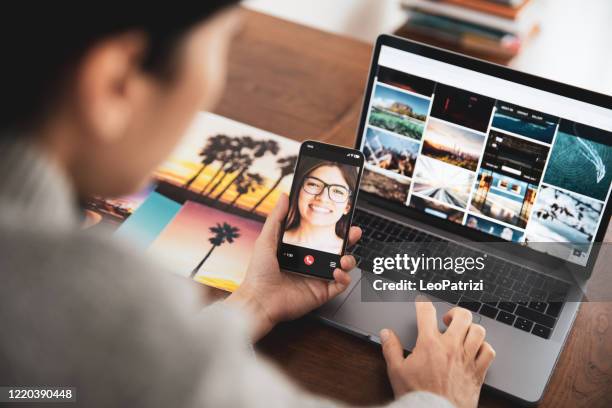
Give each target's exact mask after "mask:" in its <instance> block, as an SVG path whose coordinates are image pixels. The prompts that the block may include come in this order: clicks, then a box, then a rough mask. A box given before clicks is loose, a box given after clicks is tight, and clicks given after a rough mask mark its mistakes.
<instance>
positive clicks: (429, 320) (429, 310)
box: [414, 295, 440, 341]
mask: <svg viewBox="0 0 612 408" xmlns="http://www.w3.org/2000/svg"><path fill="white" fill-rule="evenodd" d="M414 307H415V308H416V315H417V327H418V329H419V334H418V338H417V341H418V339H427V338H430V337H432V336H435V335H437V334H440V331H439V330H438V321H437V317H436V316H437V312H436V308H435V307H434V305H433V304H432V303H431V302H430V301H429V299H427V298H426V297H425V296H422V295H419V296H417V298H416V300H415V302H414Z"/></svg>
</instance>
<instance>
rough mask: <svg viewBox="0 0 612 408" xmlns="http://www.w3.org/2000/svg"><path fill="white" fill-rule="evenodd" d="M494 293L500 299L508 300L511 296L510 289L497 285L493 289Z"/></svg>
mask: <svg viewBox="0 0 612 408" xmlns="http://www.w3.org/2000/svg"><path fill="white" fill-rule="evenodd" d="M495 294H496V295H497V296H499V297H500V298H501V299H502V300H510V299H511V298H512V291H511V290H510V289H506V288H504V287H501V286H498V287H497V289H495Z"/></svg>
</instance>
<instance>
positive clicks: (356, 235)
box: [348, 226, 362, 246]
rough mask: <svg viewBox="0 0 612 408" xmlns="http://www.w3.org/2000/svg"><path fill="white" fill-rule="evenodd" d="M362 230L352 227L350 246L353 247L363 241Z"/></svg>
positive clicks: (350, 230)
mask: <svg viewBox="0 0 612 408" xmlns="http://www.w3.org/2000/svg"><path fill="white" fill-rule="evenodd" d="M361 234H362V231H361V228H359V227H355V226H353V227H351V229H349V234H348V236H349V238H348V246H353V245H355V244H356V243H357V241H359V240H360V239H361Z"/></svg>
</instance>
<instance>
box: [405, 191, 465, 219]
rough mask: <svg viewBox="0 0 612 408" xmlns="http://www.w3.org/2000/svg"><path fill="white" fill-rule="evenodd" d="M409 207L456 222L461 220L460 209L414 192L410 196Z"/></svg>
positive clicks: (461, 213)
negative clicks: (427, 198)
mask: <svg viewBox="0 0 612 408" xmlns="http://www.w3.org/2000/svg"><path fill="white" fill-rule="evenodd" d="M410 207H412V208H414V209H417V210H419V211H423V212H424V213H425V214H429V215H433V216H434V217H438V218H442V219H444V220H448V221H451V222H454V223H457V224H461V223H462V222H463V212H462V211H459V210H455V209H454V208H451V207H449V206H447V205H444V204H441V203H437V202H435V201H431V200H426V199H424V198H421V197H418V196H416V195H414V194H413V195H412V197H411V198H410Z"/></svg>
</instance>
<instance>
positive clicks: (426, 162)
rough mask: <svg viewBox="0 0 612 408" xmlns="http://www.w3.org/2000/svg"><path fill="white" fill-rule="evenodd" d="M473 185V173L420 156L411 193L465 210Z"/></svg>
mask: <svg viewBox="0 0 612 408" xmlns="http://www.w3.org/2000/svg"><path fill="white" fill-rule="evenodd" d="M473 183H474V174H473V173H470V172H469V171H467V170H464V169H462V168H459V167H456V166H451V165H450V164H446V163H444V162H441V161H439V160H434V159H430V158H429V157H425V156H421V157H419V161H418V163H417V169H416V172H415V176H414V187H413V192H414V193H417V194H419V195H420V196H424V197H429V198H433V199H435V200H437V201H439V202H441V203H443V204H448V205H452V206H455V207H459V208H466V207H467V202H468V199H469V195H470V190H471V188H472V184H473Z"/></svg>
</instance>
